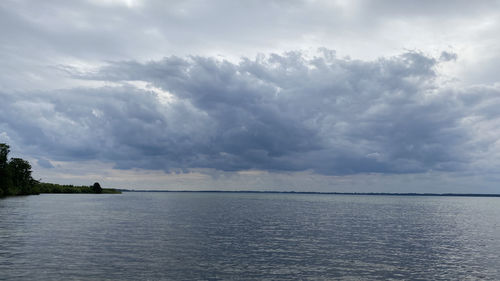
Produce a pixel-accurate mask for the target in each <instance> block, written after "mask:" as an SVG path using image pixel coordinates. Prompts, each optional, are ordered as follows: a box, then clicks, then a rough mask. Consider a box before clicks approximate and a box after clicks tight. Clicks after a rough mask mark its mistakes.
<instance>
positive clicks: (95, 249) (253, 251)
mask: <svg viewBox="0 0 500 281" xmlns="http://www.w3.org/2000/svg"><path fill="white" fill-rule="evenodd" d="M499 253H500V198H463V197H458V198H457V197H399V196H342V195H303V194H302V195H294V194H234V193H124V194H122V195H83V194H80V195H70V194H68V195H61V194H59V195H56V194H54V195H48V194H46V195H40V196H28V197H15V198H7V199H1V200H0V279H2V280H108V279H109V280H220V279H222V280H293V279H299V280H308V279H310V280H322V279H323V280H324V279H342V280H375V279H384V280H387V279H420V280H463V279H473V280H474V279H483V280H488V279H490V280H494V279H497V280H498V279H500V254H499Z"/></svg>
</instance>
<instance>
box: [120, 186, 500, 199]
mask: <svg viewBox="0 0 500 281" xmlns="http://www.w3.org/2000/svg"><path fill="white" fill-rule="evenodd" d="M116 189H117V190H119V191H122V192H180V193H268V194H318V195H359V196H366V195H375V196H441V197H446V196H448V197H500V194H495V193H428V192H426V193H419V192H406V193H404V192H321V191H277V190H269V191H265V190H168V189H144V190H137V189H120V188H116Z"/></svg>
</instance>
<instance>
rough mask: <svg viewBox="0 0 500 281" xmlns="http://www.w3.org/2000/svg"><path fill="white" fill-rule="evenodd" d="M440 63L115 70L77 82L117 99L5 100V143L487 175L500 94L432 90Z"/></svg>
mask: <svg viewBox="0 0 500 281" xmlns="http://www.w3.org/2000/svg"><path fill="white" fill-rule="evenodd" d="M450 56H452V55H451V54H450ZM440 61H443V59H442V58H441V59H436V58H433V57H430V56H428V55H425V54H423V53H419V52H414V51H409V52H405V53H402V54H400V55H398V56H394V57H385V58H379V59H377V60H372V61H362V60H351V59H346V58H338V57H337V56H336V55H335V52H334V51H331V50H328V49H321V50H319V51H318V52H317V53H316V54H314V55H311V54H310V53H304V52H300V51H295V52H288V53H284V54H269V55H260V56H258V57H257V58H255V59H249V58H245V57H243V58H242V59H241V60H240V61H239V62H229V61H226V60H221V59H217V58H214V57H207V56H190V57H175V56H171V57H166V58H164V59H162V60H157V61H149V62H144V63H141V62H137V61H119V62H109V63H108V65H106V66H104V67H102V68H100V69H98V70H97V71H96V72H93V73H87V72H86V73H74V74H73V76H74V77H73V78H78V79H87V80H92V81H101V82H106V83H108V84H109V85H116V86H106V87H97V88H88V87H87V88H85V87H80V88H72V89H65V90H57V91H35V92H2V93H0V96H1V98H2V100H3V101H4V102H2V103H1V104H0V120H2V122H0V131H2V132H6V133H7V134H8V135H9V137H10V138H11V139H13V140H14V141H15V142H16V143H18V144H19V145H20V146H23V148H24V149H23V150H24V151H28V152H29V153H30V154H31V155H33V156H34V157H38V158H39V159H45V158H47V159H51V160H57V161H78V160H98V161H103V162H108V163H114V165H115V167H116V168H119V169H132V168H142V169H152V170H153V169H162V170H165V171H181V172H182V171H188V170H190V169H197V168H208V169H215V170H219V171H243V170H267V171H305V170H307V171H311V172H314V173H319V174H325V175H346V174H358V173H387V174H395V173H421V172H429V171H461V170H466V169H472V168H471V167H476V168H477V169H480V168H481V167H482V168H484V166H488V165H489V166H491V165H492V163H489V164H488V163H486V162H484V161H485V160H484V159H493V158H491V157H486V158H485V154H488V153H490V154H491V155H498V154H497V153H498V152H497V151H499V152H500V150H499V149H497V147H498V146H496V145H495V144H496V139H495V135H494V134H493V135H488V134H484V135H483V130H484V129H485V128H489V129H495V128H497V127H496V126H497V124H500V123H499V120H498V114H497V113H496V112H497V111H496V110H495V108H497V107H496V106H498V105H499V103H500V100H499V99H498V98H497V97H498V96H499V94H500V91H499V90H498V89H497V88H494V87H469V88H466V89H460V90H458V89H454V88H452V87H442V86H440V85H437V83H436V81H437V80H438V77H439V73H437V72H436V68H437V65H438V64H440V63H443V62H440ZM137 85H142V86H140V87H139V86H137ZM144 85H145V86H144ZM478 159H483V160H482V162H481V161H479V160H478ZM40 164H41V165H42V164H43V163H40Z"/></svg>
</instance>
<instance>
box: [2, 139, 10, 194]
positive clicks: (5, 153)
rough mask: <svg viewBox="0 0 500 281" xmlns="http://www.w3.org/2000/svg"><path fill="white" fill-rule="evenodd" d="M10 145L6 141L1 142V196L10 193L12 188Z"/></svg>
mask: <svg viewBox="0 0 500 281" xmlns="http://www.w3.org/2000/svg"><path fill="white" fill-rule="evenodd" d="M9 152H10V147H9V146H8V145H7V144H5V143H0V196H2V195H9V190H10V189H11V188H12V179H11V175H10V171H9V170H10V169H9V163H8V162H7V159H8V157H9Z"/></svg>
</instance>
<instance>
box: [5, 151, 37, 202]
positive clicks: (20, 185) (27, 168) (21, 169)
mask: <svg viewBox="0 0 500 281" xmlns="http://www.w3.org/2000/svg"><path fill="white" fill-rule="evenodd" d="M9 170H10V173H11V178H12V184H13V185H14V187H16V188H17V189H18V190H19V193H20V194H30V193H31V190H32V188H33V178H32V177H31V165H30V163H29V162H28V161H26V160H23V159H21V158H11V159H10V161H9Z"/></svg>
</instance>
